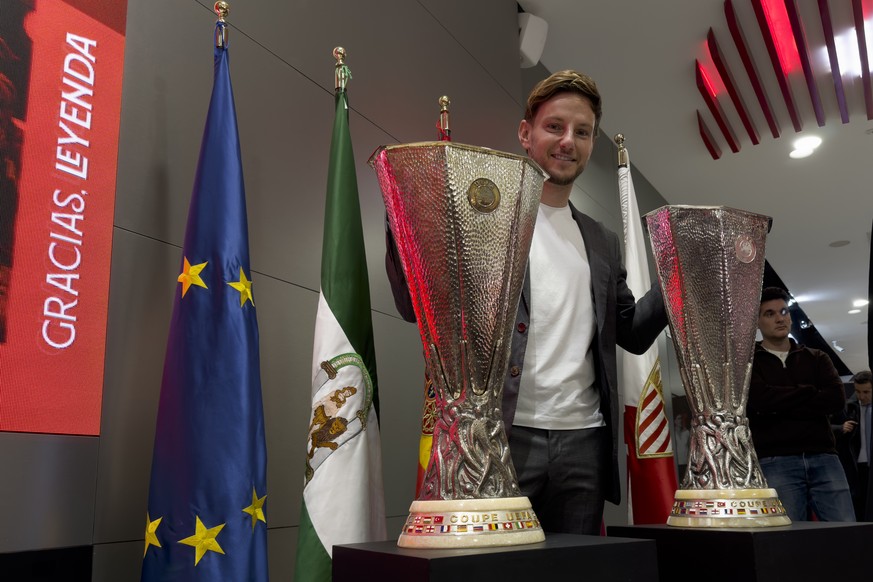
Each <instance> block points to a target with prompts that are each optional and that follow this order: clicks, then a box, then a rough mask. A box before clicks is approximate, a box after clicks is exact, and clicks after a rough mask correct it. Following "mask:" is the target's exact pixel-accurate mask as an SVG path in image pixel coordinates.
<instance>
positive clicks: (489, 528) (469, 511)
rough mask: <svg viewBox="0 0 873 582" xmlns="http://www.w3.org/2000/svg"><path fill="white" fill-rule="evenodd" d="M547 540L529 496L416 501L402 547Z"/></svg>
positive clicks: (518, 542) (471, 545) (519, 542)
mask: <svg viewBox="0 0 873 582" xmlns="http://www.w3.org/2000/svg"><path fill="white" fill-rule="evenodd" d="M545 539H546V536H545V534H544V533H543V528H542V527H540V522H539V520H538V519H537V516H536V515H535V514H534V512H533V509H532V508H531V504H530V500H528V498H527V497H499V498H492V499H444V500H435V501H418V500H416V501H413V502H412V505H411V506H410V507H409V517H408V518H407V519H406V525H404V526H403V532H402V533H401V534H400V539H399V540H397V545H398V546H400V547H401V548H487V547H492V546H514V545H521V544H533V543H536V542H541V541H544V540H545Z"/></svg>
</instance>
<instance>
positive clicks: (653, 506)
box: [614, 133, 678, 524]
mask: <svg viewBox="0 0 873 582" xmlns="http://www.w3.org/2000/svg"><path fill="white" fill-rule="evenodd" d="M614 139H615V143H616V145H617V146H618V189H619V198H620V200H621V214H622V224H623V227H624V228H623V230H624V243H625V252H624V258H625V267H626V269H627V279H626V280H627V285H628V287H629V288H630V290H631V291H632V292H633V294H634V295H635V296H636V297H641V296H642V295H643V294H644V293H646V291H647V289H648V287H649V285H650V281H651V278H650V276H649V267H648V260H647V258H646V251H645V242H644V240H643V232H642V226H641V225H640V213H639V208H638V206H637V200H636V194H635V192H634V186H633V179H632V177H631V168H630V156H629V155H628V151H627V149H626V148H625V145H624V144H625V137H624V135H623V134H620V133H619V134H616V135H615V138H614ZM621 392H622V400H624V435H625V444H626V445H627V472H628V475H627V478H628V495H627V499H628V521H629V522H630V523H633V524H644V523H664V522H666V520H667V516H668V515H669V513H670V510H671V507H672V504H673V493H674V492H675V491H676V488H677V487H678V483H677V479H676V469H675V467H674V464H673V449H672V442H671V439H670V428H669V425H670V422H669V420H668V418H667V414H666V412H667V410H666V403H665V402H664V394H663V387H662V384H661V364H660V359H659V357H658V348H657V345H653V346H651V347H650V348H649V349H648V350H647V351H646V352H645V353H644V354H641V355H633V354H630V353H625V354H624V355H623V358H622V388H621Z"/></svg>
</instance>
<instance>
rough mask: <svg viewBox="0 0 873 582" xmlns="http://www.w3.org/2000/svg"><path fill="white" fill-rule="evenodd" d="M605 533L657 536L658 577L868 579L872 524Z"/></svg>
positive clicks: (731, 581)
mask: <svg viewBox="0 0 873 582" xmlns="http://www.w3.org/2000/svg"><path fill="white" fill-rule="evenodd" d="M608 533H609V535H611V536H612V535H616V536H622V537H625V538H642V539H650V540H655V542H656V543H657V545H658V568H659V572H660V577H661V580H662V581H671V580H690V579H701V580H706V581H707V582H722V581H724V582H737V581H738V580H742V581H743V582H776V581H779V582H783V581H788V580H836V579H841V580H842V579H845V580H869V579H870V576H871V574H870V564H869V562H868V558H869V555H870V548H871V540H873V523H837V522H797V523H793V524H791V525H789V526H783V527H762V528H754V529H753V528H742V529H739V528H733V529H732V528H723V529H711V528H706V529H704V528H700V529H696V528H684V527H673V526H667V525H634V526H613V527H610V528H609V529H608Z"/></svg>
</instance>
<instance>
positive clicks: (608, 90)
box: [519, 0, 873, 372]
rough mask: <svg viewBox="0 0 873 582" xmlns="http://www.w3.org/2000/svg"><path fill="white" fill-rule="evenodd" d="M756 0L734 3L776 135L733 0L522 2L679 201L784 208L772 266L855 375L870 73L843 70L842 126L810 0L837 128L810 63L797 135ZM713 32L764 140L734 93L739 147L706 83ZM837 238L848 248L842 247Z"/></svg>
mask: <svg viewBox="0 0 873 582" xmlns="http://www.w3.org/2000/svg"><path fill="white" fill-rule="evenodd" d="M751 1H752V0H734V1H733V7H734V10H735V12H736V14H737V18H738V21H739V23H740V26H741V27H742V29H743V31H744V34H745V37H746V42H747V44H748V46H749V50H750V52H751V53H752V59H753V60H754V61H755V63H756V66H757V70H758V73H759V74H760V77H761V80H762V83H763V85H764V87H765V90H766V93H767V94H768V96H769V100H770V104H771V105H772V107H773V111H774V113H775V116H776V118H777V120H778V123H779V126H780V128H781V135H780V137H779V138H778V139H774V138H773V135H772V134H771V132H770V130H769V128H768V125H767V122H766V120H765V118H764V115H763V113H762V110H761V108H760V106H758V101H757V99H756V97H755V94H754V90H753V89H752V85H751V83H750V81H749V79H748V76H747V75H746V74H745V69H744V68H743V65H742V62H741V60H740V56H739V53H738V51H737V49H736V48H735V45H734V43H733V41H732V39H731V35H730V32H729V29H728V25H727V21H726V17H725V3H724V0H685V1H673V2H644V1H639V0H607V1H600V2H580V1H578V0H519V4H520V6H521V7H522V8H523V9H524V10H525V11H526V12H529V13H531V14H534V15H536V16H539V17H541V18H543V19H545V20H546V22H547V23H548V36H547V40H546V44H545V49H544V51H543V55H542V57H541V62H542V64H543V65H544V66H545V67H546V68H547V69H549V70H550V71H557V70H560V69H576V70H579V71H581V72H584V73H587V74H589V75H591V76H592V77H593V78H594V79H595V81H596V82H597V84H598V87H599V89H600V92H601V94H602V96H603V100H604V113H603V121H602V129H603V132H604V133H605V136H604V137H606V136H608V137H610V138H611V137H612V136H614V135H615V134H616V133H623V134H624V135H625V138H626V146H627V148H628V151H629V153H630V156H631V160H632V162H633V164H634V166H635V167H636V169H637V171H639V172H641V173H643V174H644V175H645V177H646V178H647V179H648V180H649V181H650V182H651V183H652V185H653V186H654V187H655V188H656V189H657V190H658V191H659V192H660V193H661V195H662V196H663V197H664V198H665V199H666V200H667V202H668V203H670V204H693V205H714V206H721V205H724V206H730V207H734V208H740V209H743V210H747V211H751V212H757V213H760V214H765V215H768V216H771V217H772V218H773V227H772V230H771V231H770V234H769V236H768V239H767V246H766V255H767V260H768V261H769V263H770V265H771V266H772V267H773V269H774V270H775V271H776V272H777V273H778V275H779V276H780V277H781V278H782V280H783V281H784V282H785V284H786V286H787V287H788V288H789V290H790V291H791V292H792V294H793V295H794V296H795V297H796V298H797V300H798V303H799V305H800V307H801V308H802V309H803V311H804V312H805V313H806V315H807V316H808V317H809V318H810V320H811V321H812V323H813V324H814V325H815V327H816V328H817V330H818V331H819V333H820V334H821V336H822V337H823V338H824V339H825V340H826V341H827V342H831V341H836V342H837V344H838V345H839V346H840V347H842V348H844V351H842V352H840V353H839V357H840V358H841V359H842V360H843V363H845V364H846V366H847V367H848V368H849V369H850V370H851V371H853V372H857V371H860V370H864V369H869V368H870V366H869V363H868V351H867V313H868V308H867V307H862V308H861V313H859V314H855V315H850V314H849V313H848V311H849V310H850V309H852V302H853V301H854V300H856V299H866V298H867V296H868V269H869V262H870V230H871V220H873V196H871V192H870V190H871V184H873V121H871V120H868V119H867V115H866V109H865V103H864V95H863V88H862V84H861V78H860V77H857V78H855V79H853V78H852V77H851V75H849V74H844V75H843V83H844V87H845V92H846V100H847V104H848V110H849V114H850V121H849V123H848V124H843V123H842V122H841V118H840V113H839V109H838V107H837V98H836V92H835V90H834V82H833V79H832V75H831V72H830V67H829V63H828V58H827V54H826V52H825V50H824V48H823V47H824V46H825V42H824V35H823V32H822V24H821V18H820V16H819V12H818V8H817V3H816V2H809V1H806V2H798V4H802V5H803V6H800V14H801V20H802V22H803V23H804V30H805V34H806V38H807V42H808V44H809V46H810V53H809V54H810V62H811V65H812V70H813V72H814V75H815V79H816V85H817V87H818V90H819V93H820V95H821V101H822V105H823V109H824V112H825V124H824V126H822V127H819V125H818V123H817V122H816V117H815V113H814V110H813V106H812V100H811V98H810V93H809V90H808V88H807V85H806V81H805V79H804V76H803V73H802V71H800V72H798V73H796V74H793V75H791V76H790V77H789V78H790V82H791V87H792V91H793V94H794V100H795V102H796V104H797V107H798V110H799V113H800V117H801V119H802V124H803V129H802V131H801V132H800V133H797V132H795V130H794V127H793V125H792V123H791V120H790V118H789V115H788V109H787V106H786V105H785V101H784V99H783V98H782V93H781V92H780V90H779V86H778V83H777V79H776V75H775V73H774V69H773V66H772V64H771V62H770V60H769V57H768V53H767V50H766V45H765V44H764V41H763V38H762V35H761V32H760V28H759V27H758V23H757V20H756V18H755V15H754V11H753V8H752V4H751ZM830 6H831V18H832V22H833V27H834V33H835V36H837V37H839V36H840V35H841V34H847V33H851V36H848V37H847V38H848V39H849V40H851V41H852V42H855V41H854V39H855V36H854V35H855V33H854V28H852V26H853V20H852V12H851V2H850V1H849V0H840V1H836V0H831V2H830ZM863 7H864V11H865V13H866V14H867V15H868V16H867V19H868V26H867V35H868V38H867V41H868V45H871V47H873V39H871V38H870V37H871V36H873V0H864V2H863ZM710 28H712V29H713V31H714V33H715V37H716V40H717V41H718V44H719V46H720V48H721V52H722V54H723V57H724V60H725V61H726V63H727V65H728V67H729V68H730V70H731V71H732V72H733V76H734V79H735V81H736V83H737V86H738V89H739V91H740V93H741V94H742V96H743V99H744V100H745V102H746V105H747V106H748V108H749V111H750V114H751V117H752V120H753V122H754V124H755V126H756V128H757V130H758V134H759V136H760V143H759V144H758V145H753V144H752V141H751V139H750V137H749V135H748V133H746V131H745V130H744V129H743V125H742V123H741V121H740V117H739V115H738V114H737V111H736V109H735V108H734V106H733V104H732V102H731V101H730V99H729V97H728V96H727V95H726V94H725V95H722V96H720V97H719V102H720V104H721V107H722V109H723V111H724V112H725V115H726V116H727V117H728V118H729V120H730V123H731V125H732V126H733V128H734V130H735V134H736V136H737V138H738V139H739V142H740V146H741V149H740V151H739V152H738V153H732V152H731V150H730V148H729V147H728V144H727V141H726V140H725V138H724V136H723V135H722V134H721V132H720V130H719V128H718V125H717V124H716V122H715V119H714V117H713V116H712V114H711V113H710V111H709V109H708V107H707V105H706V103H705V101H704V99H703V98H702V96H701V94H700V91H699V90H698V88H697V83H696V80H695V59H699V60H700V61H701V63H703V64H704V66H705V67H707V66H708V69H709V70H711V71H714V70H715V69H714V67H713V66H712V65H711V62H712V61H711V58H710V57H709V53H708V50H707V43H706V38H707V33H708V31H709V29H710ZM855 46H856V47H857V43H855ZM855 50H857V49H855ZM871 56H873V55H871ZM841 68H843V69H845V65H841ZM697 112H700V114H701V116H702V117H703V119H704V120H705V122H706V124H707V125H708V126H709V128H710V131H711V132H712V134H713V136H714V137H715V138H716V141H717V142H718V144H719V147H720V148H721V151H722V154H721V158H720V159H718V160H714V159H713V158H712V156H711V155H710V154H709V152H708V151H707V149H706V147H705V146H704V143H703V140H702V139H701V137H700V133H699V130H698V123H697ZM807 135H816V136H819V137H821V138H822V139H823V140H824V141H823V143H822V145H821V146H820V147H819V148H818V150H816V152H815V153H814V154H813V155H812V156H811V157H808V158H805V159H801V160H793V159H790V158H789V157H788V153H789V152H790V151H791V149H792V142H793V141H794V140H795V139H797V138H798V137H801V136H807ZM601 139H603V138H601ZM835 241H848V243H849V244H847V245H845V246H840V247H832V246H830V244H831V243H833V242H835Z"/></svg>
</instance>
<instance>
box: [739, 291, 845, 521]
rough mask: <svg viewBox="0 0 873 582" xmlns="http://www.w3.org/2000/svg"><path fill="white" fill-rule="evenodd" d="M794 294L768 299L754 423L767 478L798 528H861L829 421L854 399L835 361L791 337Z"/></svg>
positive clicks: (755, 378) (752, 390) (767, 294)
mask: <svg viewBox="0 0 873 582" xmlns="http://www.w3.org/2000/svg"><path fill="white" fill-rule="evenodd" d="M788 299H789V296H788V293H787V292H786V291H785V290H784V289H780V288H778V287H767V288H765V289H764V290H763V292H762V294H761V308H760V311H759V312H758V313H759V314H758V329H759V330H760V331H761V336H762V338H763V339H762V340H761V341H760V342H758V343H757V345H756V348H755V354H754V360H753V363H752V380H751V384H750V386H749V402H748V416H749V425H750V428H751V430H752V437H753V441H754V444H755V451H756V452H757V454H758V459H759V461H760V463H761V470H762V471H763V472H764V477H765V478H766V479H767V483H768V484H769V486H770V487H773V488H774V489H776V493H777V494H778V495H779V499H780V501H782V504H783V505H784V506H785V510H786V511H787V512H788V517H790V518H791V520H792V521H808V520H810V519H811V518H812V516H813V515H815V517H816V518H817V519H818V520H820V521H855V512H854V508H853V507H852V496H851V494H850V492H849V484H848V482H847V481H846V475H845V473H844V472H843V467H842V465H841V464H840V461H839V459H838V457H837V452H836V449H835V446H834V435H833V432H832V431H831V424H830V419H829V415H831V414H834V413H837V412H839V411H840V410H842V408H843V406H844V405H845V401H846V396H845V392H844V390H843V381H842V380H841V379H840V376H839V374H838V373H837V370H836V368H835V367H834V365H833V363H832V362H831V359H830V358H829V357H828V355H827V354H826V353H824V352H822V351H821V350H816V349H812V348H807V347H805V346H802V345H799V344H797V343H796V342H795V341H794V340H793V339H791V338H790V337H789V333H790V331H791V315H790V313H789V311H788Z"/></svg>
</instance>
